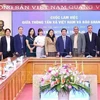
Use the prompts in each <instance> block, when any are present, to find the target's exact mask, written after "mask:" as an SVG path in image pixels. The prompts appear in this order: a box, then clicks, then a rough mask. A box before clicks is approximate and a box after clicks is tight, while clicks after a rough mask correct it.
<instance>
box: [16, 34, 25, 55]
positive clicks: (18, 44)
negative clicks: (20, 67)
mask: <svg viewBox="0 0 100 100" xmlns="http://www.w3.org/2000/svg"><path fill="white" fill-rule="evenodd" d="M22 36H23V52H24V53H25V52H26V36H25V35H22ZM14 49H15V52H18V54H19V56H21V55H23V52H22V45H21V39H20V35H19V34H17V35H15V37H14Z"/></svg>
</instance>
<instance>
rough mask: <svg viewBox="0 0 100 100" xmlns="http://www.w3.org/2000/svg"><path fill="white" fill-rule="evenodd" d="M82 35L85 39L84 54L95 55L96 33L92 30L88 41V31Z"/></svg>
mask: <svg viewBox="0 0 100 100" xmlns="http://www.w3.org/2000/svg"><path fill="white" fill-rule="evenodd" d="M84 35H85V40H86V48H85V56H87V55H91V56H93V57H95V55H96V49H97V48H96V47H97V34H96V33H93V32H92V41H90V38H89V33H88V32H87V33H85V34H84Z"/></svg>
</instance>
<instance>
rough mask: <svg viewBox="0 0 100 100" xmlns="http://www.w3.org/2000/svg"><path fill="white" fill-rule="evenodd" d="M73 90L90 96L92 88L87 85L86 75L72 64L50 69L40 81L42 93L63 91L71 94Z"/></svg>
mask: <svg viewBox="0 0 100 100" xmlns="http://www.w3.org/2000/svg"><path fill="white" fill-rule="evenodd" d="M72 89H74V90H76V91H81V92H84V91H85V92H87V93H88V94H89V95H90V88H89V87H88V86H86V85H85V75H84V74H82V73H80V72H78V71H77V69H76V67H72V65H70V64H68V65H63V66H61V67H57V66H56V67H50V68H49V70H48V71H47V72H46V74H45V75H44V76H43V77H42V79H41V81H40V92H45V91H47V92H49V91H57V92H60V91H63V92H68V93H69V92H70V91H71V90H72Z"/></svg>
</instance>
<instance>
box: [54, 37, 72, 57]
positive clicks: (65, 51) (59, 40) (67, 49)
mask: <svg viewBox="0 0 100 100" xmlns="http://www.w3.org/2000/svg"><path fill="white" fill-rule="evenodd" d="M56 49H57V52H59V53H60V56H63V57H64V56H66V55H69V52H72V41H71V39H70V37H68V36H66V43H65V49H64V41H63V38H62V36H60V37H58V38H57V41H56Z"/></svg>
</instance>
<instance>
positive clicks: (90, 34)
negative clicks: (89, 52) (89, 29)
mask: <svg viewBox="0 0 100 100" xmlns="http://www.w3.org/2000/svg"><path fill="white" fill-rule="evenodd" d="M89 39H90V42H91V41H92V33H89Z"/></svg>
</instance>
